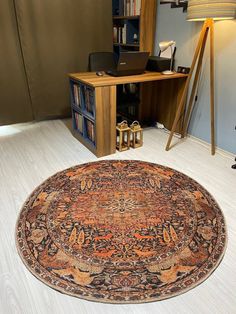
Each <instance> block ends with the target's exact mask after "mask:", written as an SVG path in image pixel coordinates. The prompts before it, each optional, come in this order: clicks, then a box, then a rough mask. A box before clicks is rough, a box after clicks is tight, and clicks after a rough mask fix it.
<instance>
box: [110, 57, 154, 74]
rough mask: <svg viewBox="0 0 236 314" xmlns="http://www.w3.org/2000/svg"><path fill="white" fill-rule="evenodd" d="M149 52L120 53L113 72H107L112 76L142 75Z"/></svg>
mask: <svg viewBox="0 0 236 314" xmlns="http://www.w3.org/2000/svg"><path fill="white" fill-rule="evenodd" d="M149 54H150V53H149V52H141V51H127V52H121V53H120V54H119V58H118V61H117V67H116V69H115V70H110V71H107V74H109V75H112V76H125V75H136V74H142V73H144V71H145V69H146V65H147V61H148V57H149Z"/></svg>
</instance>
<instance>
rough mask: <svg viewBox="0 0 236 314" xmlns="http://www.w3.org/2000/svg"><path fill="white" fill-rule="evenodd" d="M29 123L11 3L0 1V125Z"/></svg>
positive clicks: (29, 118)
mask: <svg viewBox="0 0 236 314" xmlns="http://www.w3.org/2000/svg"><path fill="white" fill-rule="evenodd" d="M30 120H33V113H32V109H31V101H30V96H29V90H28V85H27V78H26V73H25V68H24V62H23V58H22V53H21V46H20V42H19V37H18V29H17V24H16V16H15V9H14V3H13V1H11V0H1V1H0V125H2V124H10V123H16V122H25V121H30Z"/></svg>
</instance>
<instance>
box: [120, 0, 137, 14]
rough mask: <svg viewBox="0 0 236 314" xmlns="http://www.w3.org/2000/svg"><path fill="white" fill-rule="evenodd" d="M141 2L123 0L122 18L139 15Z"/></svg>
mask: <svg viewBox="0 0 236 314" xmlns="http://www.w3.org/2000/svg"><path fill="white" fill-rule="evenodd" d="M140 11H141V0H124V16H135V15H140Z"/></svg>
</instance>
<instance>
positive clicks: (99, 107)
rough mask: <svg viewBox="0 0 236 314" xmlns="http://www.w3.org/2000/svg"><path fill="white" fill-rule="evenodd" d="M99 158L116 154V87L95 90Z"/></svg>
mask: <svg viewBox="0 0 236 314" xmlns="http://www.w3.org/2000/svg"><path fill="white" fill-rule="evenodd" d="M95 101H96V143H97V154H96V155H97V157H102V156H106V155H111V154H114V153H115V152H116V86H105V87H96V88H95Z"/></svg>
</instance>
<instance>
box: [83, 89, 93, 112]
mask: <svg viewBox="0 0 236 314" xmlns="http://www.w3.org/2000/svg"><path fill="white" fill-rule="evenodd" d="M85 109H86V111H87V112H88V113H90V114H91V115H94V91H93V90H92V89H90V88H85Z"/></svg>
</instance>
